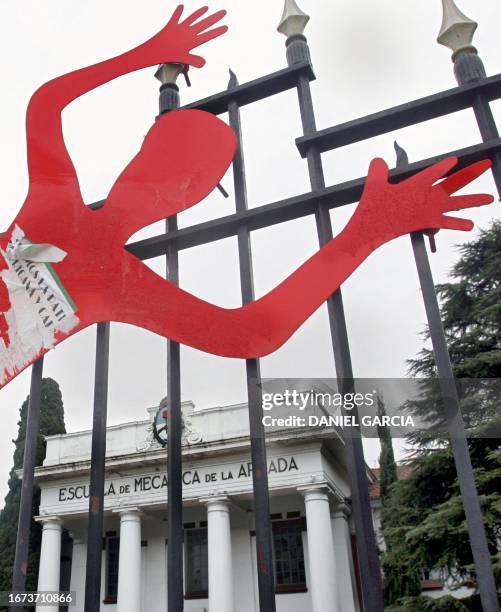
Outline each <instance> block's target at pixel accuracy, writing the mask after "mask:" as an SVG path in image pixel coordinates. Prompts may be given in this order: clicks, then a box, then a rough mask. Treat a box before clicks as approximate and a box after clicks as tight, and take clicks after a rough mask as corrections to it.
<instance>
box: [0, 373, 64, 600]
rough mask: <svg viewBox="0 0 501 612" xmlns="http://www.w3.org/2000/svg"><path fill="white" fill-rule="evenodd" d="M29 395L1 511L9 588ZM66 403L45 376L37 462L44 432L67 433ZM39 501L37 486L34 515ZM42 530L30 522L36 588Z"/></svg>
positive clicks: (2, 583) (4, 580) (3, 575)
mask: <svg viewBox="0 0 501 612" xmlns="http://www.w3.org/2000/svg"><path fill="white" fill-rule="evenodd" d="M28 402H29V397H28V398H26V400H25V401H24V402H23V405H22V407H21V410H20V411H19V415H20V418H19V422H18V427H19V429H18V436H17V439H16V440H13V442H14V444H15V450H14V461H13V463H14V465H13V467H12V469H11V471H10V476H9V491H8V493H7V495H6V497H5V505H4V508H3V510H2V511H1V512H0V550H1V551H2V555H1V556H0V590H2V591H8V590H10V588H11V585H12V568H13V565H14V554H15V548H16V533H17V520H18V512H19V502H20V499H21V479H20V478H19V477H18V476H17V474H16V470H19V469H21V468H22V466H23V455H24V446H25V440H26V420H27V414H28ZM65 432H66V429H65V425H64V406H63V400H62V397H61V391H60V389H59V385H58V384H57V382H56V381H55V380H52V379H51V378H44V379H43V381H42V390H41V405H40V432H39V434H38V440H37V453H36V465H41V464H42V462H43V460H44V458H45V447H46V444H45V440H44V436H50V435H54V434H60V433H65ZM39 505H40V489H39V488H38V487H36V486H35V489H34V494H33V510H32V516H37V515H38V508H39ZM41 537H42V530H41V527H40V525H39V524H38V523H35V521H33V520H32V522H31V537H30V550H29V558H28V575H27V580H26V588H27V590H36V586H37V577H38V564H39V551H40V544H41Z"/></svg>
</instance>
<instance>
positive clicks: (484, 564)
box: [411, 232, 499, 612]
mask: <svg viewBox="0 0 501 612" xmlns="http://www.w3.org/2000/svg"><path fill="white" fill-rule="evenodd" d="M411 240H412V249H413V252H414V259H415V260H416V268H417V271H418V275H419V282H420V285H421V291H422V293H423V301H424V306H425V310H426V316H427V319H428V327H429V330H430V337H431V342H432V345H433V353H434V355H435V363H436V366H437V372H438V376H439V386H440V392H441V395H442V398H443V401H444V409H445V416H446V419H447V427H448V430H449V433H450V436H451V449H452V452H453V455H454V463H455V465H456V472H457V476H458V482H459V489H460V491H461V499H462V501H463V507H464V512H465V516H466V523H467V526H468V534H469V537H470V546H471V550H472V553H473V560H474V562H475V569H476V574H477V581H478V589H479V592H480V598H481V600H482V607H483V610H484V612H498V611H499V604H498V597H497V592H496V583H495V580H494V573H493V567H492V563H491V555H490V552H489V546H488V543H487V536H486V533H485V528H484V523H483V520H482V509H481V506H480V500H479V497H478V492H477V489H476V485H475V476H474V473H473V467H472V464H471V458H470V453H469V449H468V442H467V440H466V432H465V429H464V423H463V417H462V415H461V410H460V408H459V397H458V393H457V389H456V384H455V381H454V372H453V370H452V365H451V361H450V357H449V351H448V348H447V341H446V338H445V333H444V328H443V325H442V319H441V316H440V307H439V305H438V299H437V294H436V292H435V285H434V282H433V276H432V273H431V268H430V262H429V259H428V254H427V252H426V245H425V241H424V236H423V234H422V233H421V232H417V233H414V234H411Z"/></svg>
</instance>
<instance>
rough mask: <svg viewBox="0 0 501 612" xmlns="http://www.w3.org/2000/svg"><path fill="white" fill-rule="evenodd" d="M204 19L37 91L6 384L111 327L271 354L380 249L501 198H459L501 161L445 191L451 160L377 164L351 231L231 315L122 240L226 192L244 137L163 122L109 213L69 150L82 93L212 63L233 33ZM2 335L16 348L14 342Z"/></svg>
mask: <svg viewBox="0 0 501 612" xmlns="http://www.w3.org/2000/svg"><path fill="white" fill-rule="evenodd" d="M206 10H207V9H200V10H199V11H196V12H195V13H194V14H193V15H191V16H190V17H188V18H187V19H186V20H185V21H184V22H182V23H180V22H179V19H180V16H181V12H182V9H181V8H178V9H177V10H176V12H175V13H174V15H173V17H172V19H171V21H170V22H169V23H168V24H167V26H166V27H165V28H164V29H163V30H162V31H161V32H160V33H159V34H157V35H156V36H154V37H153V38H151V39H150V40H149V41H147V42H146V43H144V44H143V45H141V46H139V47H137V48H136V49H134V50H132V51H129V52H128V53H125V54H124V55H122V56H119V57H117V58H114V59H111V60H108V61H105V62H102V63H101V64H97V65H95V66H90V67H88V68H84V69H82V70H79V71H76V72H73V73H70V74H67V75H64V76H63V77H60V78H58V79H55V80H54V81H51V82H49V83H47V84H46V85H44V86H43V87H42V88H41V89H40V90H38V92H36V94H35V95H34V96H33V98H32V101H31V102H30V106H29V109H28V116H27V133H28V166H29V173H30V189H29V193H28V196H27V199H26V202H25V204H24V206H23V208H22V209H21V211H20V213H19V215H18V216H17V218H16V220H15V222H14V223H13V224H12V226H11V228H10V229H9V231H8V232H7V233H6V236H5V237H4V239H3V240H2V243H1V247H2V250H3V252H4V253H5V269H4V270H3V272H2V273H1V275H2V278H3V280H4V281H5V282H6V283H7V285H8V288H9V298H10V308H9V309H8V310H7V309H5V299H4V314H5V321H6V323H7V334H6V333H5V330H2V326H1V325H0V384H6V383H7V382H8V381H9V380H10V379H12V378H13V377H14V376H15V375H16V374H17V373H18V372H19V371H21V370H22V369H24V368H25V367H26V366H27V365H28V364H29V363H31V362H33V361H34V360H35V359H36V358H37V357H38V356H39V355H41V354H42V353H44V352H46V351H47V350H48V349H49V348H51V347H52V346H53V345H55V344H57V343H58V342H60V341H62V340H63V339H65V338H66V337H68V336H69V335H71V334H74V333H76V332H77V331H79V330H80V329H83V328H84V327H86V326H88V325H91V324H93V323H97V322H100V321H121V322H125V323H131V324H134V325H138V326H141V327H144V328H146V329H149V330H151V331H154V332H156V333H158V334H161V335H162V336H165V337H168V338H171V339H173V340H176V341H178V342H182V343H184V344H188V345H191V346H193V347H196V348H198V349H201V350H204V351H207V352H210V353H215V354H217V355H223V356H228V357H241V358H249V357H259V356H262V355H266V354H268V353H270V352H272V351H273V350H275V349H277V348H278V347H279V346H280V345H281V344H283V343H284V342H285V341H286V340H287V338H289V337H290V336H291V335H292V333H294V331H295V330H296V329H297V328H298V327H299V326H300V325H301V324H302V323H303V322H304V321H305V320H306V319H307V318H308V317H309V316H310V315H311V314H312V313H313V312H314V311H315V310H316V309H317V308H318V307H319V306H320V305H321V304H322V303H323V302H324V301H325V300H326V299H327V298H328V297H329V296H330V295H331V294H332V293H333V292H334V291H336V289H337V288H338V287H339V286H340V285H341V284H342V282H343V281H344V280H345V279H346V278H348V276H349V275H350V274H351V273H352V272H353V271H354V270H355V269H356V268H357V267H358V265H360V264H361V263H362V262H363V261H364V259H366V258H367V257H368V256H369V254H370V253H371V252H372V251H373V250H375V249H376V248H378V247H379V246H380V245H382V244H384V243H385V242H387V241H389V240H392V239H393V238H396V237H397V236H400V235H403V234H407V233H409V232H412V231H417V230H425V229H463V230H464V229H466V230H467V229H471V227H472V224H471V222H469V221H465V220H459V219H455V218H452V217H448V216H446V215H444V213H446V212H449V211H452V210H459V209H462V208H466V207H470V206H482V205H484V204H487V203H489V202H491V201H492V198H491V197H490V196H486V195H476V196H462V197H456V198H453V197H450V194H452V193H453V192H455V191H456V190H458V189H459V188H461V187H462V186H464V185H466V184H468V183H469V182H471V181H472V180H474V179H475V178H476V177H477V176H479V175H480V174H481V173H482V172H484V171H485V170H486V169H487V168H488V167H489V166H490V163H489V162H480V163H478V164H474V165H473V166H470V167H469V168H467V169H465V170H462V171H461V172H458V173H457V174H455V175H453V176H452V177H449V178H447V179H445V180H444V181H442V182H441V183H439V184H438V185H434V183H435V182H436V181H437V180H438V179H439V178H440V177H442V176H443V175H444V174H445V173H447V172H448V171H449V170H450V169H451V168H452V167H453V166H454V164H455V163H456V160H454V159H451V160H446V161H444V162H440V163H439V164H436V165H435V166H433V167H432V168H429V169H427V170H425V171H423V172H421V173H419V174H418V175H416V176H414V177H412V178H410V179H408V180H406V181H403V182H402V183H399V184H398V185H391V184H389V183H388V181H387V166H386V164H384V162H383V161H382V160H375V161H374V162H372V164H371V168H370V170H369V176H368V181H367V185H366V188H365V191H364V194H363V197H362V200H361V202H360V205H359V207H358V209H357V211H356V212H355V214H354V215H353V217H352V219H351V220H350V222H349V223H348V225H347V227H346V228H345V229H344V230H343V231H342V232H341V234H339V236H337V237H336V238H335V239H333V240H332V241H331V242H329V243H328V244H327V245H325V246H324V247H323V248H322V249H321V250H320V251H319V252H318V253H316V254H315V255H314V256H313V257H312V258H310V259H309V260H308V261H307V262H306V263H305V264H304V265H303V266H301V267H300V268H299V269H298V270H297V271H296V272H294V273H293V274H292V275H291V276H290V277H289V278H287V279H286V280H285V281H284V282H283V283H281V284H280V285H279V286H277V287H276V288H275V289H274V290H273V291H271V292H270V293H268V294H267V295H265V296H263V297H262V298H260V299H259V300H256V301H255V302H252V303H251V304H248V305H246V306H244V307H242V308H237V309H224V308H220V307H218V306H215V305H213V304H209V303H207V302H204V301H203V300H200V299H199V298H197V297H195V296H193V295H191V294H189V293H187V292H185V291H183V290H182V289H180V288H178V287H176V286H174V285H173V284H171V283H170V282H168V281H165V280H163V279H161V278H160V277H158V276H157V275H156V274H155V273H154V272H152V271H151V270H150V269H149V268H148V267H147V266H145V265H144V264H143V263H142V262H141V261H139V260H138V259H136V258H135V257H134V256H132V255H131V254H130V253H128V252H127V251H126V250H125V249H124V244H125V243H126V241H127V239H128V238H129V237H130V236H131V235H132V234H133V233H134V232H136V231H137V230H138V229H140V228H141V227H144V226H146V225H148V224H151V223H153V222H155V221H158V220H160V219H164V218H166V217H169V216H170V215H173V214H176V213H178V212H180V211H182V210H185V209H186V208H188V207H190V206H193V205H194V204H196V203H198V202H200V201H201V200H202V199H203V198H205V197H206V196H207V195H208V194H209V193H210V192H211V191H212V190H213V189H214V188H215V187H216V185H217V184H218V182H219V181H220V179H221V178H222V176H223V175H224V173H225V171H226V170H227V168H228V166H229V164H230V163H231V160H232V158H233V155H234V152H235V146H236V142H235V136H234V134H233V132H232V130H231V129H230V128H229V127H228V126H227V125H226V124H224V123H223V122H222V121H220V120H219V119H217V118H216V117H214V116H212V115H209V114H207V113H202V112H199V111H176V112H172V113H169V114H167V115H164V116H163V117H161V118H160V119H159V120H158V121H157V122H156V123H155V125H154V126H153V127H152V128H151V130H150V132H149V133H148V135H147V137H146V138H145V140H144V143H143V146H142V148H141V151H140V152H139V153H138V155H137V156H136V157H135V158H134V159H133V160H132V161H131V163H130V164H129V165H128V166H127V168H126V169H125V170H124V171H123V173H122V174H121V176H120V177H119V178H118V179H117V181H116V183H115V185H114V186H113V188H112V190H111V192H110V194H109V196H108V198H107V200H106V203H105V205H104V207H103V208H102V209H99V210H97V211H92V210H90V209H88V208H87V207H85V206H84V204H83V201H82V198H81V195H80V190H79V186H78V179H77V176H76V173H75V170H74V168H73V164H72V162H71V159H70V157H69V155H68V152H67V150H66V147H65V145H64V140H63V136H62V130H61V111H62V109H63V108H64V107H65V106H66V105H67V104H68V103H69V102H71V101H72V100H74V99H75V98H77V97H79V96H80V95H82V94H84V93H86V92H87V91H90V90H92V89H94V88H96V87H98V86H99V85H101V84H103V83H105V82H107V81H110V80H113V79H114V78H116V77H117V76H120V75H121V74H125V73H127V72H130V71H132V70H136V69H139V68H142V67H147V66H150V65H154V64H158V63H164V62H180V63H190V64H192V65H195V66H201V65H202V64H203V60H202V59H201V58H199V57H197V56H194V55H191V54H190V51H191V50H192V49H193V48H194V47H196V46H198V45H200V44H202V43H204V42H206V41H208V40H210V39H211V38H214V37H216V36H219V35H220V34H222V33H223V32H224V31H225V28H224V27H220V28H216V29H214V30H209V31H206V29H207V28H209V27H211V26H212V25H214V24H215V23H217V22H218V21H219V20H220V19H221V17H222V16H223V15H224V12H223V11H221V12H219V13H216V14H215V15H213V16H209V17H207V18H205V19H203V20H201V21H198V22H197V21H196V20H197V19H199V18H200V17H201V16H202V15H203V14H204V13H205V12H206ZM16 228H19V229H16ZM23 233H24V235H25V236H26V238H28V239H29V240H30V241H31V242H33V243H35V244H37V245H41V244H44V243H47V244H51V245H55V246H56V247H58V249H62V250H63V251H65V252H66V253H67V255H66V257H64V259H63V260H62V261H61V260H60V251H58V252H55V251H54V250H52V251H49V250H47V249H41V251H40V252H39V253H38V255H37V254H36V253H35V250H36V249H35V250H34V247H32V246H30V245H29V244H28V243H27V242H26V240H23ZM9 241H10V246H9V247H8V246H7V245H8V243H9ZM34 259H35V260H37V261H34ZM51 261H52V262H53V265H50V263H48V262H51ZM1 285H2V283H1V281H0V286H1ZM4 298H5V293H4ZM0 299H1V296H0ZM0 305H2V303H1V302H0ZM4 328H5V325H4ZM2 333H3V338H4V339H5V340H8V341H2V338H1V336H2ZM6 336H8V338H7V337H6ZM2 371H3V377H2V376H1V373H2Z"/></svg>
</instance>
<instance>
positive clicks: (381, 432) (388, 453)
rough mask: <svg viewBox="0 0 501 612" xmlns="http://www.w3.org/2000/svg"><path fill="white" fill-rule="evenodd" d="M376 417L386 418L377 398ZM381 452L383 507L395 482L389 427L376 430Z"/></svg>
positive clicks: (383, 407) (382, 405)
mask: <svg viewBox="0 0 501 612" xmlns="http://www.w3.org/2000/svg"><path fill="white" fill-rule="evenodd" d="M377 403H378V416H380V417H382V416H386V409H385V406H384V402H383V399H382V398H381V397H379V396H378V398H377ZM377 432H378V436H379V442H380V445H381V451H380V453H379V468H380V472H379V489H380V496H381V503H382V504H383V506H384V505H385V502H386V499H387V497H388V493H389V490H390V487H391V485H392V484H393V483H394V482H397V480H398V476H397V463H396V461H395V453H394V451H393V443H392V441H391V431H390V428H389V427H386V426H384V425H379V426H378V428H377Z"/></svg>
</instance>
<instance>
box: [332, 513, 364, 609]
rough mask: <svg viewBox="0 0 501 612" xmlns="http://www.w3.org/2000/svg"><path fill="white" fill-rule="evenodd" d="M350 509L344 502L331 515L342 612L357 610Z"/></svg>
mask: <svg viewBox="0 0 501 612" xmlns="http://www.w3.org/2000/svg"><path fill="white" fill-rule="evenodd" d="M349 516H350V509H349V508H348V506H347V505H346V504H339V505H338V506H336V508H335V509H334V513H333V515H332V531H333V537H334V556H335V558H336V569H337V584H338V589H339V600H340V602H341V609H342V610H343V612H345V611H346V612H358V610H359V607H358V596H357V586H356V579H355V568H354V564H353V554H352V551H351V538H350V525H349V522H348V519H349Z"/></svg>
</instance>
